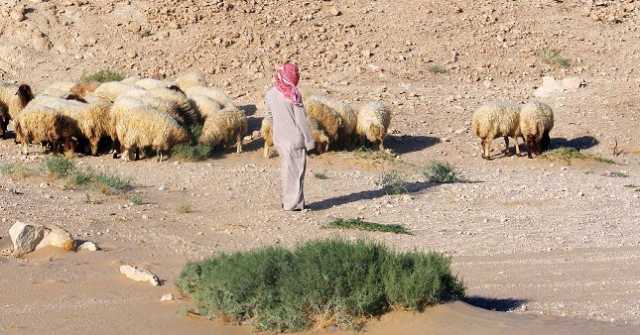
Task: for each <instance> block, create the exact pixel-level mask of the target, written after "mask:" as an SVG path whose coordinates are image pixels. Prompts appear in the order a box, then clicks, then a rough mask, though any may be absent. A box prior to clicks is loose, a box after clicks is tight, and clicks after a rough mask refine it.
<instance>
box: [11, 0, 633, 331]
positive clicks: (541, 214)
mask: <svg viewBox="0 0 640 335" xmlns="http://www.w3.org/2000/svg"><path fill="white" fill-rule="evenodd" d="M639 11H640V4H638V3H637V2H635V1H633V0H625V1H606V0H603V1H595V0H592V1H575V0H567V1H551V0H549V1H547V0H535V1H473V2H470V1H408V0H397V1H389V0H378V1H357V0H344V1H320V0H311V1H301V2H294V1H281V0H267V1H257V0H251V1H230V0H217V1H208V2H206V1H197V0H190V1H176V0H159V1H114V0H99V1H83V0H67V1H44V0H32V1H14V0H4V1H0V18H1V19H0V80H4V81H18V82H27V83H29V84H30V85H32V86H33V87H34V88H35V93H36V94H37V92H38V90H39V89H42V88H44V87H46V86H47V84H49V83H51V82H53V81H58V80H78V79H79V78H80V77H81V76H82V75H83V74H85V73H91V72H95V71H97V70H100V69H111V70H114V71H118V72H120V73H123V74H126V75H140V76H147V77H151V76H154V77H166V78H172V77H175V76H176V75H178V74H180V73H183V72H185V71H189V70H200V71H202V72H204V73H205V74H206V77H207V79H208V81H209V82H210V83H211V84H212V85H214V86H218V87H222V88H224V90H225V91H226V92H227V93H228V94H229V95H231V96H232V97H233V98H234V99H235V102H236V104H237V105H238V106H242V108H243V109H244V110H245V111H246V112H247V114H248V115H249V117H250V121H251V122H250V125H251V126H252V129H251V130H257V129H258V127H259V122H260V120H261V118H262V117H263V116H264V115H265V114H266V111H265V108H264V102H263V93H264V91H265V89H267V88H268V87H269V86H270V84H271V81H272V75H273V71H274V68H275V66H276V65H277V64H280V63H282V62H285V61H293V62H296V63H297V64H299V65H300V67H301V72H302V76H303V84H304V85H308V86H313V87H318V88H321V89H323V90H326V91H327V92H328V94H330V95H332V96H335V97H338V98H340V99H344V100H345V101H349V102H362V101H368V100H376V99H380V100H383V101H384V102H385V103H386V104H387V105H388V106H389V107H390V108H391V110H392V112H393V119H392V123H391V127H390V129H389V136H388V137H387V139H386V142H385V143H386V146H387V147H388V148H389V149H390V150H391V152H392V153H393V156H397V157H392V158H389V157H388V155H382V156H379V155H375V154H371V153H364V154H362V153H359V152H329V153H326V154H323V155H320V156H312V157H311V158H310V161H309V169H308V172H307V179H306V184H305V188H306V189H305V191H306V197H307V201H308V204H309V207H310V210H309V211H306V212H302V213H287V212H282V211H281V210H280V207H279V205H280V201H279V198H278V195H279V185H280V184H279V179H278V178H279V172H278V168H279V161H278V158H272V159H269V160H266V159H264V158H263V157H262V152H261V148H262V141H261V140H260V139H259V138H257V137H256V136H249V137H250V138H247V139H246V141H245V152H243V153H241V154H236V153H234V152H232V151H229V152H225V153H220V154H219V155H217V156H216V157H214V158H212V159H210V160H207V161H205V162H181V161H178V160H173V159H169V161H165V162H156V161H155V160H153V159H146V160H140V161H136V162H123V161H120V160H114V159H112V158H111V156H110V155H104V156H99V157H85V156H78V157H76V158H75V159H74V161H75V163H76V165H77V166H80V167H86V168H92V169H94V170H96V171H107V172H109V173H112V174H116V175H118V176H121V177H123V178H129V179H131V181H132V184H133V185H134V188H133V190H132V191H131V192H132V193H133V194H137V195H139V197H140V198H141V199H142V200H143V201H142V204H139V205H136V204H132V203H131V202H130V194H127V195H104V194H101V193H100V192H95V191H78V190H68V189H65V188H64V187H63V185H61V183H60V182H59V181H56V180H52V179H50V178H46V177H39V176H35V177H30V178H12V177H11V176H5V175H2V176H0V213H1V214H0V216H1V218H0V236H2V239H0V247H6V246H7V245H8V244H7V243H10V241H8V237H7V232H8V230H9V228H10V227H11V226H12V225H13V224H14V223H15V222H16V221H23V222H33V223H37V224H57V225H60V226H61V227H63V228H65V229H66V230H68V231H69V232H71V233H72V234H73V236H74V237H76V238H77V239H81V240H90V241H94V242H95V243H97V244H98V245H99V246H100V247H101V249H102V250H101V251H98V252H95V253H91V252H77V253H60V252H57V251H51V250H43V251H39V252H37V253H35V254H33V255H29V256H27V257H26V258H20V259H16V258H12V257H0V333H1V334H5V333H6V334H34V333H39V332H42V331H47V332H49V333H52V334H81V333H83V334H84V333H87V332H89V333H93V334H114V333H115V334H120V333H136V334H151V333H154V334H157V333H160V334H177V333H189V334H200V333H201V334H210V333H212V332H213V331H216V332H217V333H229V334H244V333H248V332H249V331H248V330H247V329H246V328H243V327H232V326H229V325H221V324H218V323H217V322H211V321H208V320H201V319H192V318H189V317H185V316H183V315H182V314H181V313H180V310H181V308H182V306H185V305H188V304H189V301H188V300H182V299H177V300H174V301H169V302H161V301H160V298H161V296H162V295H164V294H166V293H173V294H175V295H176V296H178V298H179V294H178V293H177V291H176V289H175V288H174V286H173V283H174V282H175V279H176V277H177V276H178V275H179V274H180V271H181V269H182V267H183V266H184V264H185V263H186V262H187V261H193V260H201V259H203V258H206V257H208V256H210V255H212V254H214V253H216V252H221V251H237V250H248V249H251V248H254V247H258V246H266V245H274V244H280V245H284V246H293V245H295V244H296V243H299V242H301V241H305V240H310V239H318V238H326V237H334V236H338V237H343V238H347V239H358V238H366V239H373V240H377V241H382V242H384V243H386V244H388V245H390V246H393V247H394V248H397V249H399V250H414V249H417V250H434V251H439V252H442V253H445V254H447V255H449V256H451V257H452V262H453V268H454V270H455V273H456V274H457V275H458V276H459V277H460V278H462V279H463V280H464V283H465V285H466V287H467V295H468V298H467V299H466V302H456V303H453V304H449V305H444V306H438V307H435V308H434V309H428V310H427V311H426V312H425V313H423V314H419V315H411V314H403V313H398V314H393V315H389V316H385V317H383V318H382V320H375V321H372V322H371V324H370V325H369V326H368V331H369V332H371V333H374V334H375V333H376V332H377V333H380V334H389V333H391V332H394V331H396V332H399V333H410V332H409V330H405V329H407V328H406V327H409V326H408V325H411V327H410V329H411V331H414V332H415V333H425V332H427V329H429V330H433V333H436V334H437V333H442V334H456V333H458V334H501V333H504V334H539V333H546V334H576V333H581V334H618V333H619V334H637V333H640V304H639V303H638V301H640V270H639V269H640V267H639V266H638V265H640V225H639V224H640V186H638V185H640V130H639V126H640V97H639V96H638V90H639V88H640V73H639V72H638V70H637V68H636V67H637V66H636V65H637V64H638V58H639V57H640V41H639V40H638V38H639V37H640V35H639V34H640V33H639V32H638V26H639V25H638V24H639V23H640V20H639V18H638V13H639ZM543 77H554V78H556V79H565V78H577V79H579V82H580V85H576V86H575V87H571V88H569V89H566V90H556V91H551V92H548V94H545V95H544V96H543V97H540V99H541V100H542V101H544V102H546V103H548V104H549V105H550V106H552V107H553V108H554V112H555V118H556V121H555V127H554V129H553V131H552V133H551V137H552V147H553V148H559V147H571V148H575V149H579V150H580V151H581V152H583V153H585V154H586V155H587V156H586V159H573V160H562V159H547V158H542V157H538V158H536V159H527V158H526V157H515V155H511V156H504V155H502V154H500V153H499V151H500V150H501V149H502V148H503V143H502V141H500V140H496V141H495V143H494V155H495V159H493V160H491V161H486V160H483V159H482V158H481V157H480V148H479V140H478V139H477V138H475V136H474V135H473V134H472V133H471V130H470V121H471V113H472V112H473V110H474V109H475V108H477V107H478V106H479V105H480V104H482V103H484V102H488V101H492V100H495V99H511V100H514V101H518V102H524V101H527V100H529V99H530V98H532V97H534V92H536V89H538V88H540V87H541V86H542V84H543ZM248 135H251V134H248ZM46 157H47V156H46V155H44V154H31V155H29V156H24V155H22V154H21V153H20V149H19V147H18V146H17V145H15V144H14V142H13V140H3V141H0V161H1V162H2V163H3V164H12V163H16V162H21V163H26V164H31V165H33V166H38V165H39V164H41V162H42V161H43V160H44V159H46ZM433 160H438V161H443V162H448V163H449V164H451V165H452V166H454V167H455V169H456V170H457V172H458V173H459V175H460V176H461V177H462V178H463V181H462V182H458V183H453V184H445V185H437V184H433V183H429V182H428V181H427V180H426V179H425V177H424V176H423V174H422V171H423V169H424V167H425V166H426V165H427V164H428V163H429V162H431V161H433ZM609 160H610V161H612V162H610V161H609ZM394 170H395V171H399V172H400V173H401V174H402V175H403V176H404V178H405V179H406V180H407V182H408V191H409V192H408V193H407V194H403V195H386V194H385V192H383V191H380V187H379V186H378V185H377V181H378V179H379V176H380V174H381V173H384V172H389V171H394ZM320 176H322V178H320ZM354 217H363V218H364V219H366V220H368V221H372V222H377V223H382V224H403V225H405V226H406V227H407V228H409V229H410V230H411V231H412V233H413V235H394V234H386V233H365V232H358V231H345V230H331V229H325V228H323V226H324V225H325V224H326V223H327V222H329V221H331V220H333V219H335V218H354ZM0 249H2V248H0ZM125 263H126V264H136V265H139V266H144V267H146V268H148V269H149V270H151V271H153V272H154V273H156V274H158V276H159V277H160V278H161V279H162V280H163V281H164V285H162V286H160V287H152V286H150V285H148V284H142V283H136V282H133V281H130V280H128V279H126V278H124V277H123V276H122V275H120V274H119V273H118V266H119V265H120V264H125ZM470 305H474V306H476V307H471V306H470ZM491 310H495V311H497V312H489V311H491ZM499 312H500V313H499ZM503 312H506V313H503ZM403 327H405V328H403ZM456 327H457V328H456ZM470 329H471V330H470ZM323 331H326V332H331V330H317V331H315V332H319V333H321V332H323Z"/></svg>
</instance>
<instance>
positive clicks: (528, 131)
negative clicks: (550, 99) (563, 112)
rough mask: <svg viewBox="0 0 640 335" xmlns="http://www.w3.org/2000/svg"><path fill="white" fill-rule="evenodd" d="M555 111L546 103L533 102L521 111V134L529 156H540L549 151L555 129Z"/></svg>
mask: <svg viewBox="0 0 640 335" xmlns="http://www.w3.org/2000/svg"><path fill="white" fill-rule="evenodd" d="M553 118H554V117H553V110H552V109H551V107H550V106H549V105H547V104H545V103H542V102H539V101H531V102H529V103H526V104H525V105H524V106H522V108H521V109H520V133H521V135H522V137H523V138H524V140H525V143H526V147H527V155H528V156H529V158H531V157H532V153H535V154H536V155H539V154H540V153H541V152H542V151H545V150H547V149H549V145H550V144H551V137H550V136H549V132H550V131H551V129H553V121H554V120H553Z"/></svg>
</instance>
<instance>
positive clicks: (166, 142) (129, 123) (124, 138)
mask: <svg viewBox="0 0 640 335" xmlns="http://www.w3.org/2000/svg"><path fill="white" fill-rule="evenodd" d="M110 130H111V135H112V138H113V139H114V141H115V140H118V141H119V143H120V152H121V153H122V159H123V160H125V161H127V160H131V159H132V156H133V155H135V154H137V152H138V150H142V149H145V148H147V147H149V148H151V149H152V150H155V151H156V152H157V154H158V160H159V161H162V160H163V156H164V155H165V154H166V153H168V152H169V151H170V150H171V148H172V147H173V146H174V145H176V144H180V143H185V142H188V141H189V134H188V132H187V131H186V130H185V129H184V128H183V127H181V126H180V125H179V124H178V122H177V121H176V120H174V119H173V118H172V117H170V116H169V115H167V114H163V113H158V112H157V111H156V110H154V109H153V108H152V107H151V106H149V105H147V104H145V103H144V102H142V101H140V100H138V99H135V98H126V97H125V98H123V99H118V101H117V103H115V104H114V105H113V106H112V107H111V127H110ZM135 158H137V156H136V157H134V159H135Z"/></svg>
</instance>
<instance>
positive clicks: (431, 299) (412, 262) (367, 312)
mask: <svg viewBox="0 0 640 335" xmlns="http://www.w3.org/2000/svg"><path fill="white" fill-rule="evenodd" d="M449 266H450V263H449V259H448V258H446V257H444V256H442V255H440V254H437V253H422V252H412V253H396V252H393V251H391V250H389V249H388V248H386V247H385V246H383V245H381V244H377V243H373V242H365V241H357V242H347V241H343V240H326V241H315V242H307V243H304V244H301V245H299V246H298V247H296V248H295V249H294V250H292V251H289V250H287V249H284V248H281V247H266V248H260V249H256V250H252V251H247V252H237V253H232V254H221V255H218V256H215V257H212V258H210V259H208V260H205V261H202V262H197V263H189V264H187V265H186V266H185V267H184V269H183V271H182V274H181V275H180V277H179V278H178V281H177V285H178V287H179V288H180V289H181V290H182V291H183V292H184V293H186V294H189V295H190V296H191V297H192V298H193V299H194V300H195V302H196V303H197V305H198V307H199V311H200V313H201V314H204V315H208V316H216V315H224V316H226V317H229V318H231V319H233V320H235V321H247V320H251V321H253V324H254V325H255V327H256V328H257V329H258V330H270V331H279V332H282V331H297V330H302V329H305V328H308V327H310V326H312V325H313V323H314V321H318V320H319V319H323V318H324V320H335V321H337V323H338V325H339V326H341V327H342V328H346V327H349V326H351V325H354V324H357V323H358V320H359V319H362V318H365V317H370V316H378V315H381V314H383V313H385V312H387V311H388V310H389V309H390V308H391V307H401V308H406V309H411V310H421V309H423V308H424V307H425V306H428V305H432V304H437V303H440V302H444V301H448V300H453V299H458V298H461V297H462V296H463V295H464V287H463V286H462V283H461V282H460V281H459V280H458V279H457V278H456V277H455V276H454V275H452V274H451V270H450V267H449Z"/></svg>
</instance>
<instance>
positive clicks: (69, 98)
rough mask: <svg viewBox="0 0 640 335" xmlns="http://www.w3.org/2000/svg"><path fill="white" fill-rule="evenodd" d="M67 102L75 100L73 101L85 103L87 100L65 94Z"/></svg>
mask: <svg viewBox="0 0 640 335" xmlns="http://www.w3.org/2000/svg"><path fill="white" fill-rule="evenodd" d="M65 99H67V100H75V101H80V102H84V103H87V100H85V99H84V98H83V97H81V96H79V95H77V94H73V93H71V94H67V97H66V98H65Z"/></svg>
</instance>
